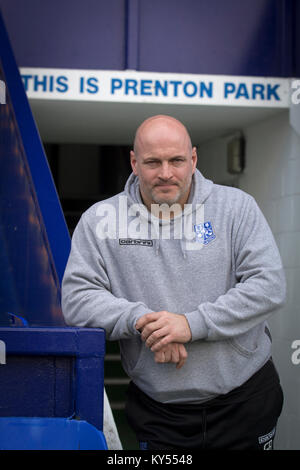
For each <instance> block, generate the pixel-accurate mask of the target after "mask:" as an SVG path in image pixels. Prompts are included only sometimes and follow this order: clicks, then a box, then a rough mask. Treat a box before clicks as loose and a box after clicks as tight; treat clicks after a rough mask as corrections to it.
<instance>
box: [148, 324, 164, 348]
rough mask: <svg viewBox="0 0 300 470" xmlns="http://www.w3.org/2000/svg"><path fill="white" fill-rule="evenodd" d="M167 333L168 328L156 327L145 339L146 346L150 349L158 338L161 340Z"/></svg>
mask: <svg viewBox="0 0 300 470" xmlns="http://www.w3.org/2000/svg"><path fill="white" fill-rule="evenodd" d="M168 332H169V331H168V328H166V327H162V328H159V327H158V328H157V329H155V331H153V333H151V334H150V335H149V336H148V338H147V339H146V346H148V348H151V346H153V345H154V344H155V343H157V341H159V340H160V338H162V337H163V336H166V335H167V334H168Z"/></svg>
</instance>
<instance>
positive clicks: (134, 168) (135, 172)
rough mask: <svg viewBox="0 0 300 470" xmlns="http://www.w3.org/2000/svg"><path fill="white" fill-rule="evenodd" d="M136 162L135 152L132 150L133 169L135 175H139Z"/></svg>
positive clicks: (131, 161)
mask: <svg viewBox="0 0 300 470" xmlns="http://www.w3.org/2000/svg"><path fill="white" fill-rule="evenodd" d="M136 163H137V162H136V156H135V153H134V151H133V150H130V164H131V168H132V171H133V173H134V174H135V176H137V169H136Z"/></svg>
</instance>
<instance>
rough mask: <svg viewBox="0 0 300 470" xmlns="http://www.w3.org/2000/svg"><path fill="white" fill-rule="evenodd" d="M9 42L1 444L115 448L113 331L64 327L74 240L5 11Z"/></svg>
mask: <svg viewBox="0 0 300 470" xmlns="http://www.w3.org/2000/svg"><path fill="white" fill-rule="evenodd" d="M0 44H1V48H0V79H1V80H2V81H3V82H4V83H5V90H6V96H5V98H6V102H5V103H3V104H2V103H1V104H0V326H1V327H2V328H0V341H1V346H3V345H5V348H4V349H3V347H2V348H1V355H2V353H3V351H5V354H6V357H5V361H3V358H2V357H0V420H1V421H0V448H2V447H1V446H2V445H3V446H4V447H3V448H8V447H7V446H8V445H9V441H7V439H6V438H8V436H9V435H10V434H11V433H13V436H14V437H13V440H12V443H11V445H12V446H14V447H13V448H14V449H16V448H17V447H15V446H20V445H21V442H23V444H22V446H23V447H22V449H23V448H26V449H32V448H36V447H35V446H39V445H41V446H43V445H44V444H43V443H44V442H45V441H47V440H49V445H51V446H52V445H53V446H59V445H61V444H60V441H61V438H60V436H61V435H62V433H63V431H65V442H66V443H68V444H67V445H72V446H75V448H78V446H80V448H93V447H90V446H94V445H97V446H102V447H103V448H105V447H104V443H103V442H102V444H101V442H100V440H101V434H102V433H103V390H104V380H103V367H104V354H105V332H104V330H101V329H87V328H70V327H66V325H65V322H64V318H63V315H62V311H61V305H60V289H61V285H60V284H61V279H62V276H63V272H64V268H65V264H66V261H67V258H68V255H69V250H70V236H69V233H68V229H67V226H66V223H65V219H64V215H63V212H62V208H61V205H60V202H59V198H58V195H57V192H56V188H55V185H54V182H53V179H52V175H51V172H50V169H49V165H48V162H47V158H46V156H45V152H44V149H43V146H42V143H41V140H40V136H39V133H38V130H37V127H36V125H35V122H34V119H33V115H32V112H31V109H30V106H29V103H28V99H27V97H26V93H25V90H24V87H23V83H22V79H21V77H20V74H19V70H18V67H17V64H16V62H15V59H14V56H13V52H12V50H11V46H10V42H9V39H8V36H7V33H6V30H5V27H4V24H3V20H2V17H1V14H0ZM36 435H39V436H40V438H39V439H38V440H35V439H34V436H36ZM89 439H90V441H89ZM99 439H100V440H99ZM104 440H105V439H104ZM50 443H51V444H50ZM37 448H38V447H37ZM54 448H57V447H54ZM72 448H73V447H72Z"/></svg>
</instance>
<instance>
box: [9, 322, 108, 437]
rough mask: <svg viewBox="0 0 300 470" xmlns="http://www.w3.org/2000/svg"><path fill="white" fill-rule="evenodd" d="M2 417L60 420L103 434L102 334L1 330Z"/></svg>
mask: <svg viewBox="0 0 300 470" xmlns="http://www.w3.org/2000/svg"><path fill="white" fill-rule="evenodd" d="M0 340H1V341H2V342H4V344H5V349H6V361H5V362H6V363H5V364H2V365H0V383H1V387H0V415H1V416H2V417H8V416H11V417H34V416H35V417H40V418H42V417H44V418H45V417H64V418H70V417H72V418H76V419H80V420H84V421H87V422H89V423H90V424H92V425H93V426H95V427H96V428H97V429H98V430H100V431H102V428H103V383H104V370H103V369H104V355H105V332H104V330H101V329H94V328H71V327H66V328H34V327H31V328H22V327H14V328H11V327H7V328H0Z"/></svg>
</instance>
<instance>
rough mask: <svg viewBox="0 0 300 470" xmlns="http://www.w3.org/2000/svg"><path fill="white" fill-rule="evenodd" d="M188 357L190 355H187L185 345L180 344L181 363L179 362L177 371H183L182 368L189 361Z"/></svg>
mask: <svg viewBox="0 0 300 470" xmlns="http://www.w3.org/2000/svg"><path fill="white" fill-rule="evenodd" d="M187 357H188V353H187V351H186V349H185V347H184V345H183V344H180V345H179V361H178V364H177V366H176V369H181V367H182V366H183V365H184V364H185V362H186V360H187Z"/></svg>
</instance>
